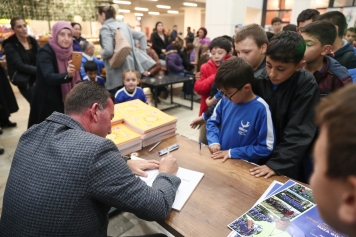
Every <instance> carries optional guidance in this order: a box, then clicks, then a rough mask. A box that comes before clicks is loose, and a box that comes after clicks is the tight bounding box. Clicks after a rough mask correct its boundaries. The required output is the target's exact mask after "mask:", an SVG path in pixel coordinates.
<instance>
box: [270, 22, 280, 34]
mask: <svg viewBox="0 0 356 237" xmlns="http://www.w3.org/2000/svg"><path fill="white" fill-rule="evenodd" d="M272 27H273V31H274V33H278V32H280V31H281V30H282V23H281V22H275V23H273V25H272Z"/></svg>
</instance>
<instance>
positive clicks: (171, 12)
mask: <svg viewBox="0 0 356 237" xmlns="http://www.w3.org/2000/svg"><path fill="white" fill-rule="evenodd" d="M167 12H168V13H169V14H178V13H179V11H173V10H168V11H167Z"/></svg>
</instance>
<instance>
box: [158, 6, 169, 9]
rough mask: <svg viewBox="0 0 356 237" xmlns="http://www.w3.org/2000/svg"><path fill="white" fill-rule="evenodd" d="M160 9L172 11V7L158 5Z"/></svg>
mask: <svg viewBox="0 0 356 237" xmlns="http://www.w3.org/2000/svg"><path fill="white" fill-rule="evenodd" d="M157 7H158V8H163V9H171V7H170V6H166V5H157Z"/></svg>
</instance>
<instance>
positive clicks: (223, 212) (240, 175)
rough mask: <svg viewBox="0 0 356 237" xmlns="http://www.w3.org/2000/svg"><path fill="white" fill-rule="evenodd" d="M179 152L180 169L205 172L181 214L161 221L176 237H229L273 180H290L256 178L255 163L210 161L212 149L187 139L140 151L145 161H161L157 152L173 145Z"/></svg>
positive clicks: (164, 142) (179, 137)
mask: <svg viewBox="0 0 356 237" xmlns="http://www.w3.org/2000/svg"><path fill="white" fill-rule="evenodd" d="M175 143H177V144H179V149H178V150H176V151H173V152H172V153H171V154H172V155H173V156H174V157H175V158H176V159H177V161H178V164H179V166H180V167H183V168H187V169H191V170H195V171H199V172H203V173H204V177H203V179H202V180H201V182H200V183H199V184H198V186H197V188H196V189H195V191H194V192H193V194H192V195H191V196H190V198H189V199H188V201H187V203H186V204H185V205H184V207H183V208H182V210H181V212H177V211H172V212H171V214H170V216H169V218H168V219H167V220H165V221H162V222H158V223H159V224H160V225H162V226H163V227H164V228H165V229H167V230H168V231H169V232H171V233H172V234H173V235H174V236H194V237H197V236H227V235H228V234H229V233H230V232H231V230H230V229H229V228H228V227H227V225H228V224H230V223H231V222H232V221H233V220H235V219H236V218H237V217H239V216H240V215H242V214H243V213H245V212H246V211H247V210H249V209H250V208H251V207H252V206H253V204H254V203H255V202H256V201H257V200H258V198H259V197H260V196H261V195H262V194H263V192H264V191H265V190H266V189H267V187H268V186H269V185H270V184H271V183H272V181H273V180H278V181H280V182H286V181H287V180H288V179H287V178H286V177H281V176H274V177H273V178H269V179H264V178H255V177H253V176H251V175H250V173H249V168H251V167H254V166H253V165H252V164H250V163H248V162H245V161H242V160H235V159H230V160H228V161H226V162H225V163H222V162H221V160H213V159H211V158H210V152H209V148H208V147H207V146H204V145H203V146H202V149H201V150H200V149H199V144H198V142H196V141H193V140H190V139H188V138H186V137H183V136H179V135H177V136H175V137H172V138H169V139H166V140H164V141H162V143H161V144H160V145H159V146H158V147H156V148H155V149H154V151H152V152H150V153H149V152H148V150H149V148H150V147H146V148H144V149H143V150H141V151H139V156H140V157H142V158H145V159H157V160H159V159H160V157H159V156H158V154H157V152H158V151H159V150H161V149H163V148H166V147H168V146H170V145H173V144H175Z"/></svg>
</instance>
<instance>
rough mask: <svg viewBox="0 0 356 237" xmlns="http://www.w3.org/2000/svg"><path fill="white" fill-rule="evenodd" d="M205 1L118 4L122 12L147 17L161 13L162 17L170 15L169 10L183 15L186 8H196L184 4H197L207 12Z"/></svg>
mask: <svg viewBox="0 0 356 237" xmlns="http://www.w3.org/2000/svg"><path fill="white" fill-rule="evenodd" d="M205 1H206V0H186V1H185V0H126V2H131V4H129V5H127V4H121V3H118V5H119V8H120V9H121V10H130V12H131V13H143V14H144V15H146V14H148V12H159V13H160V14H161V15H163V14H164V15H166V14H168V12H167V11H168V10H172V11H178V14H181V13H184V8H194V7H191V6H185V5H183V3H195V4H197V6H196V7H199V8H202V9H204V10H205ZM113 2H114V3H117V2H120V1H117V0H113ZM157 5H163V6H169V7H170V9H164V8H158V7H157ZM135 7H140V8H147V9H148V11H140V10H135ZM121 13H125V12H121ZM121 13H120V14H121ZM172 15H174V14H172Z"/></svg>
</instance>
